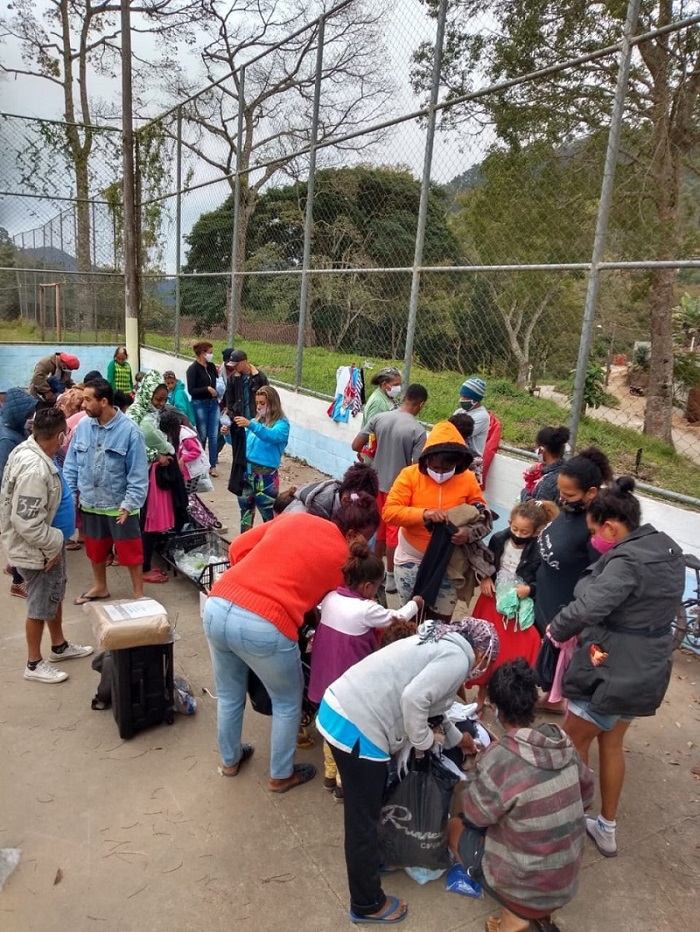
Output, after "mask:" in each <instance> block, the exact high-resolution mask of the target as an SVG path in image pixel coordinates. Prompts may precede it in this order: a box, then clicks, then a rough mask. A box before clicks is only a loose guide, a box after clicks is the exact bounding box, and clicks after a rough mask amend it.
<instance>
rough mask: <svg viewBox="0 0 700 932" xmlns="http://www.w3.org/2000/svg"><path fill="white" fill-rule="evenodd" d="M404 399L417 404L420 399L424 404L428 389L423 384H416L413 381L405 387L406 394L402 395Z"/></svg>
mask: <svg viewBox="0 0 700 932" xmlns="http://www.w3.org/2000/svg"><path fill="white" fill-rule="evenodd" d="M403 400H404V401H412V402H414V403H415V404H417V403H418V402H419V401H422V402H423V403H424V404H425V402H426V401H427V400H428V389H427V388H426V387H425V385H418V383H414V384H413V385H409V386H408V388H407V389H406V394H405V395H404V396H403Z"/></svg>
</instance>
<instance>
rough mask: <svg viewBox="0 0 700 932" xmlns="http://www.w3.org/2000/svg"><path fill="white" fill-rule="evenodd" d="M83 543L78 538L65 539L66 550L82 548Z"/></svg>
mask: <svg viewBox="0 0 700 932" xmlns="http://www.w3.org/2000/svg"><path fill="white" fill-rule="evenodd" d="M82 549H83V545H82V543H81V542H80V541H79V540H67V541H66V550H82Z"/></svg>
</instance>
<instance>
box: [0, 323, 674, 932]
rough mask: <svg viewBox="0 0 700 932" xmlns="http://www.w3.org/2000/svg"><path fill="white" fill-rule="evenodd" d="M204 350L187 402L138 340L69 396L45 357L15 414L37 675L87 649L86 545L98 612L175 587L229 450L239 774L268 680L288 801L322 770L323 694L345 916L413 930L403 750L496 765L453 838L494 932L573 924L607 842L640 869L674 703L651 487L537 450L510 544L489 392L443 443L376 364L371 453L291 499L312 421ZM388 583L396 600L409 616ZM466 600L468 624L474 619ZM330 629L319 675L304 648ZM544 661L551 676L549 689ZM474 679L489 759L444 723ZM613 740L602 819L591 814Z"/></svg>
mask: <svg viewBox="0 0 700 932" xmlns="http://www.w3.org/2000/svg"><path fill="white" fill-rule="evenodd" d="M193 351H194V356H195V359H194V362H193V363H192V364H191V365H190V366H189V368H188V370H187V378H186V385H185V384H183V382H181V381H180V380H178V379H177V377H176V375H175V373H174V372H172V371H167V372H165V373H163V374H161V373H159V372H158V371H156V370H153V369H151V370H149V371H148V372H146V373H138V374H137V375H136V376H134V374H133V373H132V371H131V368H130V365H129V362H128V356H127V353H126V350H125V348H124V347H118V348H117V350H116V352H115V354H114V358H113V360H112V361H111V362H110V364H109V366H108V370H107V378H106V379H105V378H103V377H102V376H101V374H100V373H99V372H91V373H89V374H88V376H86V378H85V380H84V381H83V382H80V383H77V384H74V383H73V380H72V374H73V373H74V372H75V371H76V370H77V369H79V365H80V364H79V361H78V360H77V359H76V357H74V356H72V355H70V354H66V353H60V352H57V353H55V354H52V355H51V356H48V357H46V358H45V359H42V360H40V362H39V363H38V364H37V366H36V369H35V371H34V374H33V376H32V379H31V381H30V385H29V388H28V390H25V389H23V388H18V387H10V388H9V389H8V390H7V391H6V393H5V394H4V397H2V399H0V400H2V411H1V415H2V421H1V423H0V479H1V481H2V486H1V492H0V530H1V531H2V541H3V544H4V547H5V550H6V552H7V557H8V561H9V563H8V567H7V571H8V572H9V573H11V574H12V584H11V590H10V591H11V594H12V595H14V596H17V597H20V598H25V599H26V601H27V622H26V633H27V648H28V658H27V665H26V667H25V670H24V677H25V678H26V679H29V680H36V681H40V682H44V683H57V682H61V681H63V680H65V679H66V678H67V675H66V674H65V673H64V672H63V671H62V670H58V669H57V668H56V666H55V664H57V663H58V662H60V661H63V660H68V659H72V658H77V657H84V656H87V655H88V654H90V653H91V652H92V648H90V647H83V646H81V645H77V644H72V643H70V642H68V641H67V640H66V638H65V636H64V632H63V629H62V601H63V598H64V595H65V590H66V558H65V551H66V548H71V549H81V548H82V547H84V548H85V552H86V554H87V557H88V559H89V561H90V564H91V567H92V572H93V584H92V585H91V586H90V587H89V588H88V589H87V590H86V591H85V592H83V593H82V594H81V595H80V596H79V597H78V598H77V599H76V600H75V601H76V604H84V603H87V602H91V601H93V600H100V599H108V598H110V597H111V596H110V591H109V588H108V574H107V567H108V566H109V565H110V564H113V563H114V562H118V563H119V564H120V565H122V566H125V567H127V569H128V571H129V574H130V578H131V584H132V590H133V596H134V597H135V598H139V597H140V596H142V595H143V592H144V585H147V584H157V583H163V582H165V581H166V580H167V576H166V574H164V573H163V572H162V570H160V569H158V568H157V567H156V566H155V565H154V562H153V560H154V554H155V553H156V552H157V549H158V545H159V542H162V540H163V537H164V535H167V534H169V533H172V532H175V533H177V532H178V531H180V530H182V528H183V527H184V526H185V525H186V524H187V521H188V515H189V510H188V509H189V501H190V497H191V496H192V495H193V494H195V493H196V491H197V490H200V491H201V490H202V489H204V488H211V481H212V479H215V478H216V477H217V475H218V464H219V454H220V452H221V450H222V449H223V447H224V445H225V444H229V445H230V448H231V472H230V477H229V480H228V489H229V491H230V492H231V493H232V494H233V495H235V496H236V497H237V500H238V504H239V508H240V531H241V533H240V534H239V536H237V537H236V539H235V540H234V541H233V542H232V544H231V546H230V552H229V557H230V568H229V569H228V570H226V571H225V572H224V573H223V574H222V575H221V577H220V578H219V579H218V580H217V581H216V582H215V583H214V585H213V587H212V589H211V591H210V592H209V597H208V599H207V602H206V608H205V611H204V622H203V623H204V633H205V635H206V638H207V641H208V645H209V649H210V653H211V660H212V666H213V670H214V675H215V680H216V692H217V696H218V706H217V716H218V745H219V750H220V754H221V766H220V768H219V772H220V773H221V774H222V775H223V776H226V777H236V776H237V775H238V774H239V773H240V771H241V768H242V767H243V765H244V764H246V762H248V761H249V760H250V758H251V757H252V755H253V753H254V748H253V746H252V745H251V744H249V743H247V742H245V741H244V740H243V730H244V709H245V705H246V696H247V692H248V689H249V679H250V677H251V674H255V676H256V677H257V678H258V680H259V681H260V683H261V684H262V687H263V688H264V689H265V690H266V692H267V694H268V696H269V699H270V703H271V710H272V724H271V738H270V742H271V749H270V774H269V784H268V786H269V790H270V791H271V792H273V793H286V792H288V791H289V790H291V789H294V788H296V787H298V786H301V785H303V784H305V783H308V782H309V781H310V780H312V779H313V778H314V777H315V776H316V768H315V767H314V765H313V764H310V763H300V762H297V761H296V759H295V758H296V752H297V750H298V748H299V747H300V746H308V745H309V743H310V742H309V741H308V735H305V736H304V735H303V731H302V732H301V733H300V728H301V713H302V702H303V701H304V700H306V702H309V703H311V704H312V706H313V707H314V708H317V709H318V714H317V717H316V727H317V730H318V732H319V733H320V734H321V736H322V738H323V744H324V748H323V750H324V754H323V759H324V777H323V784H322V785H323V788H324V789H325V790H327V791H328V792H329V793H330V794H331V795H332V796H333V798H334V799H335V800H337V801H338V802H342V803H343V804H344V811H345V858H346V864H347V872H348V886H349V891H350V918H351V920H352V921H353V922H355V923H365V922H371V923H374V922H382V923H389V924H392V923H396V922H400V921H401V920H402V919H404V918H405V916H406V915H407V905H406V903H405V902H403V901H401V900H400V899H398V898H397V897H393V896H388V895H387V894H385V893H384V891H383V887H382V874H383V873H384V872H386V871H387V870H389V869H390V868H391V866H392V865H387V864H384V863H382V855H381V847H380V831H379V822H380V813H381V807H382V800H383V794H384V788H385V783H386V779H387V772H388V769H389V767H390V765H391V763H392V761H393V760H394V759H395V758H396V755H397V754H399V753H401V752H402V751H403V750H404V749H407V748H412V749H413V752H414V753H417V754H419V755H420V754H425V753H430V752H435V753H438V754H439V753H441V752H442V750H443V749H448V748H454V747H457V748H459V749H460V750H461V752H462V754H463V755H465V757H473V756H474V755H476V764H475V766H474V767H473V768H472V769H471V772H470V777H469V779H468V780H467V785H466V789H464V791H463V799H462V815H461V818H460V819H458V820H455V821H453V822H452V823H451V824H450V827H449V845H450V849H451V851H452V854H453V857H454V858H455V860H456V861H458V862H461V863H462V864H463V865H464V866H465V867H467V868H468V869H469V870H470V871H471V872H472V874H473V876H478V878H479V881H480V882H481V883H482V884H483V886H484V887H485V888H486V890H487V891H488V892H489V893H490V894H491V895H492V896H493V898H494V899H495V900H496V901H497V902H498V903H499V904H500V914H499V915H494V916H492V917H491V918H490V919H489V920H488V923H487V927H488V929H489V930H490V932H495V930H497V929H500V930H501V932H521V930H522V932H524V930H526V929H528V928H530V927H531V924H534V926H535V927H537V928H540V929H544V930H546V929H550V930H551V929H555V928H556V926H555V925H554V923H553V920H552V918H551V916H552V913H553V912H554V911H555V910H557V909H559V908H561V907H562V906H564V905H565V904H566V903H567V902H569V901H570V900H571V898H572V897H573V896H574V894H575V891H576V882H577V875H578V871H579V868H580V865H581V858H582V851H583V844H584V839H585V837H586V835H588V836H589V837H590V838H591V839H592V841H593V842H594V843H595V845H596V847H597V849H598V851H600V853H601V854H603V855H604V856H606V857H611V856H614V855H615V854H616V853H617V840H616V815H617V808H618V804H619V800H620V795H621V792H622V786H623V781H624V770H625V760H624V752H623V746H622V744H623V738H624V736H625V733H626V732H627V730H628V728H629V727H630V723H631V722H632V721H633V719H634V718H635V717H643V716H649V715H653V714H654V713H655V711H656V710H657V708H658V707H659V705H660V704H661V701H662V699H663V696H664V693H665V691H666V688H667V685H668V681H669V678H670V671H671V656H672V622H673V619H674V616H675V611H676V606H677V605H678V603H679V602H680V600H681V598H682V593H683V588H684V581H685V568H684V560H683V555H682V553H681V551H680V548H679V547H678V546H677V545H676V544H675V543H674V541H673V540H671V538H670V537H668V536H667V535H666V534H664V533H663V532H660V531H657V530H656V529H655V528H654V527H652V526H651V525H650V524H644V523H642V518H641V508H640V502H639V499H638V498H637V497H636V496H635V494H634V491H635V485H634V480H633V479H632V478H631V477H628V476H621V477H618V478H617V479H615V478H614V477H613V473H612V469H611V467H610V463H609V461H608V458H607V457H606V455H605V453H604V452H603V451H602V450H600V449H598V448H596V447H590V448H588V449H584V450H582V451H580V452H578V453H577V454H575V455H570V451H569V450H568V446H567V444H568V439H569V437H568V431H567V430H566V429H565V428H563V427H556V426H554V427H550V426H547V427H543V428H542V429H541V430H540V431H539V432H538V433H537V436H536V452H537V454H538V463H537V464H535V466H534V467H529V468H528V469H527V470H526V471H525V474H524V488H523V490H522V493H521V496H520V497H519V501H518V502H517V503H516V504H515V505H514V506H513V508H512V510H511V513H510V515H509V520H508V526H507V528H506V529H505V530H501V531H496V532H494V530H493V528H494V520H495V515H494V514H493V512H492V510H491V508H490V506H489V502H488V500H487V498H486V497H485V495H484V479H485V474H486V471H487V467H488V457H487V456H485V453H486V451H487V447H488V443H489V429H490V425H492V423H493V415H492V413H491V412H489V411H487V409H486V408H485V407H484V398H485V396H486V392H487V386H486V384H485V382H484V381H483V379H481V378H479V377H477V376H472V377H469V378H467V379H465V381H464V382H463V384H462V385H461V387H460V391H459V407H458V408H457V410H456V411H455V413H454V414H453V415H451V416H450V417H448V418H446V419H444V420H441V421H438V422H437V423H436V424H435V425H434V426H433V428H432V429H431V431H430V433H429V434H428V433H426V430H425V428H424V427H423V425H422V424H421V423H420V421H419V419H418V418H419V415H420V412H421V409H422V408H423V406H424V405H425V403H426V401H427V398H428V392H427V390H426V388H425V387H424V386H422V385H418V384H413V385H409V386H407V388H406V390H405V391H403V392H402V389H401V373H400V372H399V371H398V370H396V369H392V368H385V369H381V370H379V372H378V373H377V374H376V375H375V376H374V378H373V379H372V381H373V383H374V384H375V386H376V389H375V392H374V394H373V395H372V396H371V397H370V399H369V400H368V402H367V411H366V415H368V416H365V417H364V418H363V422H362V426H361V428H360V431H359V433H358V434H357V436H356V437H355V439H354V440H353V442H352V450H353V451H354V452H355V453H356V454H357V457H358V462H357V463H356V464H355V465H354V466H351V467H350V468H349V469H348V471H347V472H346V474H345V476H344V477H343V478H342V479H340V480H335V479H328V480H323V481H321V482H317V483H311V484H309V485H307V486H302V487H301V488H295V489H287V490H283V491H280V479H279V468H280V464H281V460H282V456H283V454H284V451H285V449H286V446H287V443H288V440H289V435H290V423H289V420H288V419H287V418H286V417H285V415H284V412H283V409H282V404H281V400H280V396H279V393H278V392H277V391H276V389H275V388H274V387H273V386H271V385H270V384H269V383H268V380H267V377H266V375H265V373H264V372H263V371H261V370H260V369H258V368H257V367H255V366H254V365H252V364H251V363H250V362H249V361H248V358H247V355H246V353H245V352H244V351H242V350H239V349H233V348H231V349H228V350H226V351H225V352H224V354H223V359H222V362H221V365H220V366H218V367H217V366H216V365H215V364H214V360H213V346H212V344H211V343H209V342H207V341H200V342H198V343H196V344H195V346H194V347H193ZM256 513H259V515H260V519H261V521H260V522H259V523H258V524H255V516H256ZM76 530H78V532H79V538H78V539H77V540H75V539H74V538H75V535H76ZM301 542H303V547H302V546H300V543H301ZM271 567H274V572H270V568H271ZM387 593H388V594H392V593H397V594H398V601H399V602H400V607H395V608H394V607H387V601H386V596H387ZM459 600H462V601H463V602H464V603H466V605H467V606H468V607H469V606H471V608H468V611H469V614H468V615H467V616H466V617H464V615H465V614H466V613H462V617H460V618H458V619H457V620H455V619H454V615H455V611H456V608H457V604H458V601H459ZM313 612H316V616H317V617H316V618H315V621H314V627H315V632H314V634H313V636H312V637H313V646H312V649H311V650H310V671H309V672H308V675H307V676H306V677H305V675H304V666H303V663H302V655H301V652H300V649H299V638H300V631H301V629H302V627H303V626H304V625H306V624H307V623H308V618H309V613H313ZM44 625H46V626H47V627H48V629H49V635H50V641H51V645H50V651H49V653H48V657H47V660H44V658H43V654H42V651H41V641H42V635H43V628H44ZM545 652H549V653H552V652H553V656H554V658H555V666H556V669H555V671H554V672H553V674H552V676H551V677H550V678H549V679H550V680H551V681H548V682H547V683H546V684H545V683H544V682H543V680H542V676H541V671H539V666H540V658H541V656H542V655H543V653H545ZM305 656H306V658H307V660H308V659H309V654H307V655H305ZM536 671H538V672H536ZM538 677H539V682H540V685H542V686H546V688H543V689H542V690H539V691H538V688H537V682H538ZM472 687H475V688H477V693H476V708H477V711H478V713H479V714H481V713H482V712H483V709H484V707H485V706H486V704H487V703H490V705H491V707H492V708H493V710H494V711H495V713H496V714H497V716H498V717H499V719H500V724H501V727H502V729H503V731H504V734H503V736H502V737H501V738H500V740H498V741H495V742H493V743H492V744H491V745H490V746H489V747H488V748H486V749H485V750H484V749H482V748H481V747H480V746H479V745H478V744H477V743H476V742H475V740H474V737H473V736H472V735H471V734H470V733H463V732H462V731H460V730H459V729H457V728H455V727H454V725H452V724H451V723H450V721H449V720H448V719H446V718H445V713H446V711H447V710H448V708H449V707H450V706H451V705H452V703H453V702H454V701H455V700H457V699H458V698H461V699H464V698H465V696H466V693H465V690H469V689H470V688H472ZM538 713H541V714H543V715H544V716H545V717H551V716H553V715H558V714H561V713H563V714H564V716H565V717H564V719H563V724H562V726H561V727H559V726H558V725H553V724H549V723H547V724H540V725H537V726H535V725H534V721H535V715H536V714H538ZM302 736H303V737H305V738H306V744H300V738H301V737H302ZM594 739H595V742H596V743H597V746H598V776H599V783H600V798H601V808H600V813H599V814H598V815H597V817H595V818H593V817H584V810H586V809H588V808H589V806H590V805H591V803H592V798H593V778H592V774H591V772H590V770H589V769H588V766H587V765H588V758H589V752H590V747H591V745H592V744H593V742H594ZM475 838H477V839H480V841H478V843H476V844H475V841H474V839H475ZM477 854H478V857H477Z"/></svg>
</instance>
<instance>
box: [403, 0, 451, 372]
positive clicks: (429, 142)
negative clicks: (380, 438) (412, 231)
mask: <svg viewBox="0 0 700 932" xmlns="http://www.w3.org/2000/svg"><path fill="white" fill-rule="evenodd" d="M446 19H447V0H440V8H439V10H438V21H437V34H436V36H435V58H434V59H433V77H432V82H431V86H430V103H429V105H428V125H427V129H426V135H425V151H424V154H423V177H422V178H421V185H420V203H419V205H418V224H417V227H416V247H415V251H414V253H413V272H412V274H411V297H410V299H409V303H408V323H407V326H406V346H405V349H404V357H403V384H404V388H405V387H406V386H407V385H408V384H409V382H410V376H411V362H412V359H413V342H414V339H415V335H416V319H417V317H418V295H419V292H420V266H421V265H422V263H423V247H424V245H425V225H426V221H427V218H428V198H429V196H430V173H431V171H432V167H433V148H434V144H435V123H436V119H437V114H436V110H435V105H436V104H437V102H438V95H439V93H440V72H441V71H442V49H443V45H444V42H445V21H446Z"/></svg>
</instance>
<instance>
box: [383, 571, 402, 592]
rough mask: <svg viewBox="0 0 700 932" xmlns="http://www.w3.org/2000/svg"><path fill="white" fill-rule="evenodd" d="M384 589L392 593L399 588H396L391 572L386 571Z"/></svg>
mask: <svg viewBox="0 0 700 932" xmlns="http://www.w3.org/2000/svg"><path fill="white" fill-rule="evenodd" d="M384 590H385V592H389V593H394V592H398V591H399V590H398V589H397V588H396V580H395V579H394V574H393V573H387V574H386V579H385V580H384Z"/></svg>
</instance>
